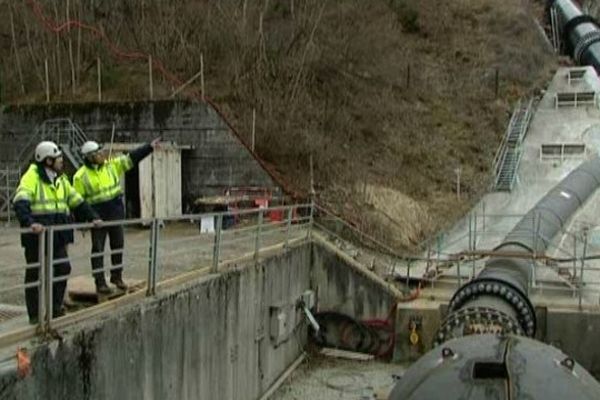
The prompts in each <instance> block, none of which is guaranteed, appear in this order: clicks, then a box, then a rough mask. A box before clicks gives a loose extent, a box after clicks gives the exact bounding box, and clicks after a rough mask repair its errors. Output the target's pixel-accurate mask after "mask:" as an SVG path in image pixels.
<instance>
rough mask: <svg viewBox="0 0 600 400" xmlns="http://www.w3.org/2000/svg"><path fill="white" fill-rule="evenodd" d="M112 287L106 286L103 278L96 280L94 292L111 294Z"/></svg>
mask: <svg viewBox="0 0 600 400" xmlns="http://www.w3.org/2000/svg"><path fill="white" fill-rule="evenodd" d="M112 292H113V291H112V289H111V288H110V287H108V285H107V284H106V281H105V280H104V279H102V280H97V281H96V293H97V294H104V295H107V294H112Z"/></svg>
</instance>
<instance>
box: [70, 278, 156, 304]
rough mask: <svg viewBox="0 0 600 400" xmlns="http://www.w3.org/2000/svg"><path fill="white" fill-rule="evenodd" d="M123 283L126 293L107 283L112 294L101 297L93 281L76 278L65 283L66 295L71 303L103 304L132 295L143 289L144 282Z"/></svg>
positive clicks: (129, 281) (132, 280) (136, 280)
mask: <svg viewBox="0 0 600 400" xmlns="http://www.w3.org/2000/svg"><path fill="white" fill-rule="evenodd" d="M123 281H124V282H125V283H126V284H127V286H129V288H128V289H127V291H123V290H119V289H117V288H116V287H115V286H114V285H113V284H111V283H110V282H108V280H107V284H108V286H109V287H110V288H111V289H113V293H111V294H108V295H101V294H98V293H96V285H95V284H94V279H93V278H92V277H91V276H77V277H74V278H71V279H69V281H68V283H67V294H68V297H69V299H68V300H69V301H70V302H71V303H78V302H85V303H103V302H105V301H108V300H112V299H115V298H117V297H121V296H123V295H125V294H127V293H133V292H136V291H138V290H142V289H145V287H146V281H143V280H140V279H123Z"/></svg>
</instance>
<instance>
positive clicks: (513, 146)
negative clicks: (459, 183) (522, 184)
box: [494, 99, 533, 192]
mask: <svg viewBox="0 0 600 400" xmlns="http://www.w3.org/2000/svg"><path fill="white" fill-rule="evenodd" d="M532 109H533V99H532V100H530V101H529V102H528V103H523V102H522V101H519V103H518V104H517V106H516V107H515V110H514V112H513V114H512V117H511V119H510V123H509V124H508V128H507V130H506V135H505V136H504V140H503V141H502V144H501V146H500V149H499V151H498V153H497V156H496V160H495V162H494V172H495V181H494V188H495V190H497V191H508V192H510V191H511V190H512V189H513V187H514V184H515V180H516V177H517V170H518V169H519V163H520V162H521V155H522V152H521V143H522V142H523V139H524V138H525V135H526V134H527V129H528V128H529V123H530V121H531V116H532Z"/></svg>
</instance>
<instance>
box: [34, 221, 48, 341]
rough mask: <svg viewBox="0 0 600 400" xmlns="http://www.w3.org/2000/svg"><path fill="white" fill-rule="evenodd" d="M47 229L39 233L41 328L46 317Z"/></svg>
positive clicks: (39, 320) (39, 306) (39, 322)
mask: <svg viewBox="0 0 600 400" xmlns="http://www.w3.org/2000/svg"><path fill="white" fill-rule="evenodd" d="M45 249H46V231H45V230H44V231H42V232H41V233H40V234H38V263H39V265H38V266H37V267H36V268H38V271H39V274H38V282H37V291H38V315H37V317H38V324H39V327H40V329H41V330H42V331H43V329H44V319H45V317H46V268H47V267H46V251H45Z"/></svg>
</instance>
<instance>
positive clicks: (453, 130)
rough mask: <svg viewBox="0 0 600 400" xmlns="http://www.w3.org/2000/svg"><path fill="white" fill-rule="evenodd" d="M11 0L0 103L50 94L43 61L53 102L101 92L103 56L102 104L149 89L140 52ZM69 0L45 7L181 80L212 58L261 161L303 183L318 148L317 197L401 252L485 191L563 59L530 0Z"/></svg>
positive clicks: (218, 94)
mask: <svg viewBox="0 0 600 400" xmlns="http://www.w3.org/2000/svg"><path fill="white" fill-rule="evenodd" d="M8 3H9V4H10V5H11V7H10V8H8V7H5V8H3V10H2V11H1V13H2V18H3V21H7V23H5V24H3V25H2V26H1V27H0V55H1V57H2V81H3V85H4V88H3V91H4V98H6V99H8V100H9V101H43V100H44V98H45V94H44V60H45V59H48V61H49V75H50V77H51V83H52V87H51V94H52V98H53V99H54V100H63V101H65V100H74V101H83V100H92V99H94V98H95V92H96V89H95V84H96V76H95V62H96V58H97V56H100V57H101V59H102V64H103V71H104V72H103V86H104V94H103V96H104V98H105V99H109V100H110V99H121V100H122V99H143V98H147V80H148V78H147V70H148V68H147V64H146V63H145V62H144V61H134V62H130V61H128V58H127V57H119V58H114V57H113V55H112V54H111V53H110V52H109V51H108V50H107V49H108V48H109V47H107V46H106V42H105V41H102V40H98V39H96V38H95V37H94V36H92V35H89V34H88V33H86V32H85V31H84V32H83V34H81V35H80V34H79V32H80V31H79V30H78V29H73V30H71V31H70V33H68V34H66V35H55V34H54V33H51V32H48V31H47V30H44V29H43V28H42V25H41V24H40V20H39V18H36V17H35V16H34V13H33V12H32V9H31V7H30V4H31V2H30V1H27V2H22V1H16V0H13V1H9V2H8ZM63 3H64V2H51V1H49V0H47V1H42V2H41V5H42V6H43V10H44V12H45V13H47V14H50V15H52V16H53V17H54V18H57V19H58V20H61V21H64V20H66V19H67V15H69V17H70V18H76V19H79V20H82V21H85V22H86V23H89V24H90V25H94V26H99V27H100V31H101V32H104V33H105V34H106V35H107V36H108V37H110V38H112V39H113V40H114V41H115V43H117V44H118V45H119V46H121V47H123V48H127V49H139V50H141V51H142V52H147V53H151V54H153V56H154V58H155V60H162V61H163V63H164V65H165V67H166V68H167V69H169V70H171V71H174V72H175V73H176V75H178V76H180V77H182V79H183V80H186V79H187V78H188V77H191V76H192V75H194V74H195V73H196V72H198V70H199V69H200V61H199V60H200V56H201V55H202V57H203V59H204V70H205V87H206V93H207V95H208V96H210V97H211V98H212V99H213V100H214V101H215V102H216V103H217V104H219V105H220V106H221V107H222V108H223V109H224V110H225V113H226V114H227V115H229V117H230V118H231V119H232V121H233V123H234V125H235V126H236V127H237V128H238V129H239V131H240V132H241V133H242V135H245V136H246V137H247V138H248V139H249V136H250V131H251V121H252V114H253V109H255V110H256V132H257V134H256V142H257V153H258V155H259V156H260V157H261V158H263V159H264V160H266V161H267V162H268V163H270V164H272V165H273V166H274V168H276V170H277V171H278V173H279V174H281V175H282V177H283V179H285V180H286V181H287V182H289V184H290V185H291V186H293V187H294V188H296V189H297V190H301V191H304V192H308V189H309V182H310V177H309V172H308V171H309V158H310V155H312V158H313V160H314V171H315V172H314V181H315V185H316V192H317V195H318V197H319V199H320V201H321V202H323V203H325V204H326V205H328V206H329V207H331V208H333V209H335V210H337V211H338V212H340V213H342V214H343V215H344V216H345V217H347V218H349V219H351V220H352V221H354V222H356V223H357V224H362V226H363V228H365V229H367V230H368V231H369V232H372V233H374V234H377V235H378V236H379V237H381V238H384V239H385V240H387V241H388V242H389V243H391V244H393V245H394V246H397V247H403V248H409V247H411V246H414V244H415V243H417V242H419V241H420V240H422V239H423V238H424V237H425V236H427V235H429V234H431V233H432V232H434V231H435V230H436V229H439V228H441V227H443V226H444V225H445V224H447V223H448V222H449V221H451V220H453V219H455V218H456V217H457V216H458V215H460V214H461V213H463V212H464V211H465V210H466V209H467V208H468V206H469V204H470V203H471V202H472V200H473V199H475V198H477V197H478V196H479V195H480V194H481V192H482V191H483V190H485V188H486V186H487V184H488V183H489V172H490V171H489V170H490V166H491V162H492V158H493V155H494V152H495V151H496V148H497V145H498V143H499V142H500V138H501V136H502V134H503V131H504V129H505V125H506V123H507V121H508V115H509V112H510V102H511V101H514V100H515V99H517V98H518V97H519V96H522V95H525V94H527V93H529V92H531V91H533V90H534V89H535V88H537V87H540V86H541V85H543V84H544V82H545V81H546V80H547V78H548V72H549V71H550V70H551V69H552V67H553V63H554V61H553V57H552V55H551V53H550V52H549V51H548V50H547V48H546V47H545V44H544V42H543V39H542V37H541V35H540V32H539V31H538V30H537V28H536V27H535V25H534V23H533V20H532V18H533V17H532V15H533V14H534V13H539V8H535V9H534V6H530V5H528V4H529V3H528V2H524V1H521V0H373V1H364V0H348V1H343V2H340V1H336V0H326V1H323V0H306V1H298V0H285V1H269V0H266V1H257V0H254V1H253V0H239V1H233V0H229V1H218V2H198V1H192V0H176V1H170V2H164V1H162V0H146V1H142V2H84V1H83V0H71V1H70V2H67V3H65V4H63ZM67 4H69V10H67V9H66V7H67ZM536 7H539V6H536ZM9 10H11V11H12V14H13V20H14V25H15V35H14V36H15V44H16V46H14V47H15V48H16V49H17V51H16V52H14V51H13V50H12V48H13V44H12V37H13V35H12V32H11V24H10V20H11V18H10V16H9V15H8V14H9ZM74 27H75V26H74ZM15 55H18V59H17V57H16V56H15ZM155 74H156V76H155V84H156V86H157V87H156V88H155V97H166V96H168V95H169V94H170V92H171V90H172V85H171V84H170V83H169V82H168V81H167V80H166V79H164V78H162V77H161V76H160V74H159V72H158V71H156V72H155ZM496 76H497V77H498V80H496ZM21 77H22V78H21ZM72 81H73V82H74V83H75V84H74V85H72ZM496 83H498V84H497V85H496ZM199 88H200V83H199V82H198V81H196V82H194V83H193V84H192V85H191V86H190V89H193V90H199ZM456 168H461V175H462V194H463V197H462V198H461V199H460V200H458V199H457V198H456V195H455V193H454V190H455V182H454V180H455V169H456Z"/></svg>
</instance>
